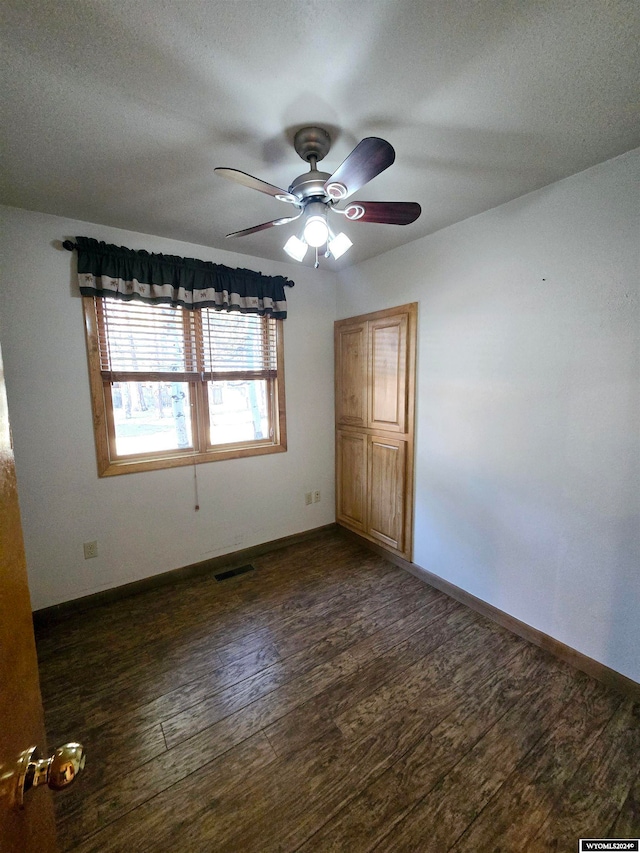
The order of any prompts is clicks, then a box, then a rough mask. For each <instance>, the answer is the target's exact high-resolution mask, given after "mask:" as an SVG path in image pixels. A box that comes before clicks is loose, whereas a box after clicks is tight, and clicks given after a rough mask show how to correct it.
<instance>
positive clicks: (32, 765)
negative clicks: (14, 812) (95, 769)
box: [16, 743, 87, 806]
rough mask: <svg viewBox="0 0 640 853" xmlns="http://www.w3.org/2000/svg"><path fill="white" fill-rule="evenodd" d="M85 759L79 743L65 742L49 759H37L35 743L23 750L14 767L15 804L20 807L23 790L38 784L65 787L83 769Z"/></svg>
mask: <svg viewBox="0 0 640 853" xmlns="http://www.w3.org/2000/svg"><path fill="white" fill-rule="evenodd" d="M86 758H87V756H86V753H85V751H84V747H83V746H82V744H81V743H65V744H64V745H63V746H60V747H58V749H56V751H55V752H54V753H53V755H52V756H51V757H50V758H40V751H39V749H38V747H37V746H31V747H29V749H26V750H25V751H24V752H23V753H22V755H21V757H20V764H19V769H18V784H17V790H16V803H17V805H18V806H23V805H24V795H25V793H26V792H27V791H29V790H30V789H31V788H37V787H38V785H48V786H49V787H50V788H51V789H52V790H54V791H61V790H62V789H63V788H66V787H67V785H70V784H71V783H72V782H73V780H74V779H75V778H76V776H77V775H78V773H80V771H81V770H82V769H83V768H84V764H85V761H86Z"/></svg>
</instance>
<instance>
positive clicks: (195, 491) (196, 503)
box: [193, 456, 200, 512]
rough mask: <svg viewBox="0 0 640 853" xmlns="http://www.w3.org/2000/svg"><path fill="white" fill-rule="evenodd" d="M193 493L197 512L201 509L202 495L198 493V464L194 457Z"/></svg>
mask: <svg viewBox="0 0 640 853" xmlns="http://www.w3.org/2000/svg"><path fill="white" fill-rule="evenodd" d="M193 493H194V495H195V501H196V502H195V506H194V507H193V509H194V510H195V512H199V511H200V497H199V495H198V466H197V465H196V458H195V456H194V457H193Z"/></svg>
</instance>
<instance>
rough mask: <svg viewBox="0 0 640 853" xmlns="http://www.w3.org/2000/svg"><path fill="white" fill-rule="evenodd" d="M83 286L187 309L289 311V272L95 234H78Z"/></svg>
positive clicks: (85, 291)
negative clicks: (157, 250) (119, 242)
mask: <svg viewBox="0 0 640 853" xmlns="http://www.w3.org/2000/svg"><path fill="white" fill-rule="evenodd" d="M67 245H68V246H69V247H70V248H74V249H76V250H77V253H78V285H79V287H80V292H81V293H82V295H83V296H103V297H104V296H111V297H115V298H116V299H124V300H130V299H136V300H139V301H141V302H149V303H152V304H160V303H164V304H168V305H174V306H176V305H180V306H182V307H183V308H188V309H190V310H194V309H195V310H197V309H198V308H216V309H219V310H227V311H240V312H242V313H244V314H266V315H268V316H269V317H274V318H276V319H282V320H283V319H285V318H286V316H287V300H286V297H285V290H284V289H285V287H293V282H292V281H289V279H287V278H284V276H268V275H263V274H262V273H259V272H254V271H253V270H247V269H233V268H232V267H227V266H224V265H223V264H214V263H211V262H210V261H199V260H196V259H195V258H180V257H178V256H176V255H160V254H153V253H151V252H146V251H144V250H140V251H135V250H133V249H127V248H125V247H124V246H113V245H110V244H108V243H103V242H102V241H98V240H94V239H93V238H91V237H76V242H75V245H71V244H67Z"/></svg>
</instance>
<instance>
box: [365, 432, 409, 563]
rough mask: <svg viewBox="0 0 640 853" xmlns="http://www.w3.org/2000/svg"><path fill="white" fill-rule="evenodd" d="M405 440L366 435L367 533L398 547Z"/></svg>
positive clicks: (400, 547)
mask: <svg viewBox="0 0 640 853" xmlns="http://www.w3.org/2000/svg"><path fill="white" fill-rule="evenodd" d="M405 448H406V442H404V441H396V440H395V439H393V438H381V437H378V436H375V435H371V436H369V454H368V455H369V507H368V509H369V531H368V532H369V534H370V535H371V536H372V537H374V538H375V539H378V540H379V541H380V542H382V543H384V544H385V545H389V546H391V547H392V548H395V549H396V550H398V551H402V550H403V546H404V513H403V506H404V486H405Z"/></svg>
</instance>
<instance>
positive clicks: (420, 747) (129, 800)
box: [38, 532, 640, 853]
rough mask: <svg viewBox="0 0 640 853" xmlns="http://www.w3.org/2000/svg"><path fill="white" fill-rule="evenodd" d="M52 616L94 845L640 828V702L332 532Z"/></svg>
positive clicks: (52, 695) (88, 836)
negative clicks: (234, 565)
mask: <svg viewBox="0 0 640 853" xmlns="http://www.w3.org/2000/svg"><path fill="white" fill-rule="evenodd" d="M253 564H254V565H255V567H256V571H254V572H251V573H249V574H245V575H241V576H239V577H236V578H233V579H231V580H227V581H224V582H217V581H216V580H215V579H214V578H213V577H211V576H207V577H203V578H199V579H197V580H194V581H189V582H184V583H182V584H179V585H176V586H174V587H165V588H163V589H159V590H154V591H152V592H147V593H145V594H143V595H139V596H136V597H134V598H129V599H126V600H123V601H120V602H118V603H115V604H109V605H105V606H103V607H101V608H99V609H96V610H94V611H91V612H89V613H86V614H84V615H81V616H75V617H73V619H72V620H69V621H68V622H67V623H65V624H63V625H58V626H55V627H53V626H50V627H49V628H48V629H46V630H45V629H44V628H43V629H40V630H39V637H38V652H39V657H40V669H41V679H42V689H43V696H44V703H45V711H46V718H47V728H48V736H49V742H50V744H52V745H57V744H59V743H62V742H64V741H66V740H81V741H82V742H83V743H84V744H85V746H86V748H87V752H88V762H87V767H86V770H85V773H84V774H83V776H82V777H80V778H79V780H78V782H77V783H76V784H75V785H74V786H72V787H71V789H69V791H67V792H64V793H61V794H59V795H57V800H56V808H57V819H58V826H59V835H60V842H61V847H62V849H64V850H72V849H73V850H74V851H78V853H88V851H100V853H107V851H127V853H128V851H145V850H154V851H165V850H166V851H172V853H183V851H184V853H200V851H216V853H218V851H233V853H250V851H259V853H266V851H294V850H300V851H305V853H319V851H341V853H342V852H343V851H348V853H352V852H353V851H364V850H376V851H384V853H387V851H411V853H431V851H433V853H441V852H442V851H447V850H452V851H456V853H462V851H468V852H469V853H471V851H480V853H484V851H510V853H511V851H514V853H515V851H517V853H521V851H550V850H558V851H565V850H566V851H571V853H574V851H575V850H576V849H577V839H578V838H579V837H581V836H582V837H592V838H593V837H611V836H617V837H625V836H626V837H629V836H631V837H636V836H638V835H639V834H640V819H639V812H638V802H639V800H640V789H639V785H640V781H639V776H638V768H639V767H640V708H639V707H638V705H637V704H636V705H634V703H633V702H632V701H631V700H629V699H626V698H624V697H623V696H621V695H619V694H617V693H615V692H614V691H612V690H610V689H609V688H606V687H604V686H602V685H601V684H599V683H598V682H596V681H594V680H592V679H590V678H588V677H587V676H585V675H583V674H582V673H580V672H577V671H575V670H573V669H572V668H571V667H569V666H568V665H567V664H564V663H561V662H559V661H557V660H556V659H555V658H553V657H551V656H550V655H548V654H547V653H545V652H543V651H540V650H539V649H537V648H536V647H534V646H532V645H530V644H528V643H527V642H525V641H524V640H521V639H519V638H518V637H516V636H514V635H512V634H510V633H509V632H508V631H506V630H505V629H503V628H500V627H498V626H496V625H495V624H493V623H491V622H489V621H488V620H487V619H485V618H484V617H482V616H479V615H477V614H476V613H474V612H473V611H471V610H468V609H467V608H465V607H464V606H462V605H460V604H458V603H457V602H455V601H453V600H452V599H450V598H448V597H447V596H445V595H444V594H442V593H440V592H437V591H436V590H434V589H432V588H430V587H429V586H426V585H425V584H423V583H422V582H421V581H419V580H417V579H416V578H414V577H412V576H411V575H409V574H407V573H406V572H404V571H403V570H401V569H398V568H397V567H395V566H393V565H391V564H390V563H388V562H386V561H385V560H383V559H381V558H380V557H378V556H376V555H373V554H371V553H370V552H369V551H367V550H365V549H363V548H361V547H360V546H359V545H358V544H356V543H354V542H353V541H352V540H350V539H347V538H346V537H343V536H342V535H340V534H339V533H334V532H331V533H325V534H322V535H321V536H318V537H316V538H314V539H311V540H308V541H307V542H304V543H301V544H298V545H295V546H290V547H288V548H286V549H283V550H279V551H275V552H273V553H271V554H268V555H266V556H261V557H260V558H258V559H256V560H254V563H253Z"/></svg>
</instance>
